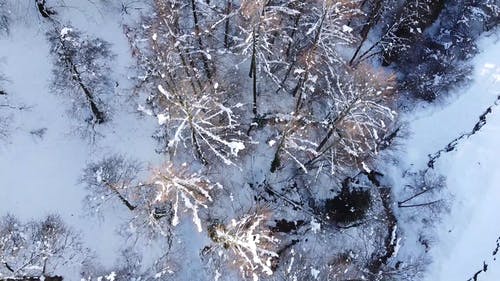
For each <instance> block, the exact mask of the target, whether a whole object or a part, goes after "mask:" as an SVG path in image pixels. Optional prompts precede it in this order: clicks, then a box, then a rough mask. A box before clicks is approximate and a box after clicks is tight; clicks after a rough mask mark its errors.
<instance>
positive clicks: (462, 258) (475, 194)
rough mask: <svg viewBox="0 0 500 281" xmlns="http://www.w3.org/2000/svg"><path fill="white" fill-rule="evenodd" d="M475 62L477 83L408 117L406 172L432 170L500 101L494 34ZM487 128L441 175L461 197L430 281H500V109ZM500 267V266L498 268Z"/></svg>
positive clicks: (442, 235)
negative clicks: (499, 242) (432, 160)
mask: <svg viewBox="0 0 500 281" xmlns="http://www.w3.org/2000/svg"><path fill="white" fill-rule="evenodd" d="M479 46H480V49H481V50H482V52H481V53H480V54H479V55H477V57H476V58H474V65H475V71H474V75H473V82H472V83H471V84H470V85H468V86H467V87H463V88H460V89H458V90H456V92H455V93H454V95H452V96H451V97H450V98H449V99H448V100H446V101H445V102H444V103H443V105H438V106H435V105H431V106H428V107H427V108H425V109H423V110H420V111H419V112H417V113H416V114H415V113H412V116H409V117H408V116H407V118H408V119H409V120H408V121H409V122H410V129H409V131H410V134H411V135H410V137H409V139H408V140H407V141H406V142H405V143H404V150H405V151H406V152H405V153H404V156H403V157H402V158H403V160H404V161H405V162H406V163H405V164H402V165H401V167H403V168H404V167H407V168H409V167H410V165H413V169H424V168H426V165H427V162H428V161H429V158H428V156H427V155H428V154H432V153H435V152H437V151H439V150H440V149H443V148H444V147H445V146H446V145H447V144H448V143H449V142H451V141H452V140H453V139H455V138H456V137H459V136H460V135H461V134H463V133H469V132H470V131H472V129H473V127H474V125H475V124H476V122H478V121H479V116H480V115H481V114H483V113H484V112H485V110H486V109H487V108H488V107H489V106H491V105H494V104H495V102H497V97H498V96H499V95H500V38H499V33H496V34H490V35H489V36H487V37H485V38H482V39H481V41H480V42H479ZM486 119H487V121H486V124H485V125H484V127H482V129H481V130H480V131H478V132H477V133H475V134H474V135H472V136H470V137H468V138H465V139H463V140H462V141H460V142H459V144H458V146H457V147H456V149H455V151H452V152H448V153H444V154H442V155H441V157H440V158H439V159H438V160H437V161H436V164H435V170H436V172H438V173H441V174H443V175H444V176H446V178H447V186H448V189H449V192H450V193H451V194H452V195H453V196H454V200H453V202H452V206H451V212H450V214H447V215H445V217H444V218H443V221H442V222H441V223H439V224H438V230H437V231H438V237H439V241H438V242H437V243H436V244H435V246H434V247H433V249H432V250H431V251H430V254H431V255H432V258H433V263H432V264H431V266H430V268H429V271H428V274H427V280H428V281H436V280H440V281H455V280H467V279H469V278H471V277H472V276H473V275H474V273H475V272H476V271H478V270H480V269H482V268H483V261H484V262H486V264H488V265H489V266H488V270H487V272H486V273H481V274H480V275H479V278H478V280H483V281H495V280H500V264H498V262H494V261H493V256H492V252H493V250H494V249H495V247H496V239H497V238H498V237H499V236H500V221H499V214H500V147H499V144H500V108H499V107H495V106H493V108H492V112H491V113H490V114H489V115H488V116H487V117H486ZM499 262H500V261H499Z"/></svg>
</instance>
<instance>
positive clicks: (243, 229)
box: [209, 213, 278, 280]
mask: <svg viewBox="0 0 500 281" xmlns="http://www.w3.org/2000/svg"><path fill="white" fill-rule="evenodd" d="M266 220H267V216H266V214H264V213H249V214H246V215H244V216H242V217H241V218H239V219H237V220H236V219H233V220H231V222H230V223H228V224H226V225H224V224H218V223H215V224H214V225H212V226H211V228H210V230H209V235H210V238H211V239H212V240H213V241H214V242H215V243H217V244H218V245H219V246H221V247H223V248H224V249H226V250H229V251H230V254H229V255H228V253H225V252H224V253H223V255H222V256H221V257H222V258H223V259H224V260H227V262H229V263H230V265H232V266H235V267H238V268H239V269H240V272H241V274H242V276H243V277H244V278H252V280H259V275H261V274H265V275H272V274H273V269H272V262H273V259H276V258H277V257H278V254H277V253H276V252H275V247H276V244H277V242H278V240H277V239H276V238H275V237H272V235H271V232H270V230H269V229H268V228H267V226H266V225H265V223H266ZM213 250H214V249H212V251H213Z"/></svg>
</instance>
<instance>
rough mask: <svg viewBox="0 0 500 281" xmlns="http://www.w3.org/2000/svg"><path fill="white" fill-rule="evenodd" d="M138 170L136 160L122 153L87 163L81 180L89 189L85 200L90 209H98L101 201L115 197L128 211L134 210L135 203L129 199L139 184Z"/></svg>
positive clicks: (138, 166)
mask: <svg viewBox="0 0 500 281" xmlns="http://www.w3.org/2000/svg"><path fill="white" fill-rule="evenodd" d="M140 171H141V165H140V164H139V163H138V162H137V161H134V160H131V159H126V158H125V157H124V156H122V155H111V156H109V157H106V158H104V159H102V160H100V161H98V162H95V163H90V164H89V165H87V167H86V168H85V170H84V172H83V176H82V178H81V182H82V183H83V184H85V185H86V188H87V190H89V191H90V194H89V195H88V196H87V198H86V201H87V202H88V203H89V204H90V206H91V209H93V210H96V211H98V210H99V208H100V205H101V204H102V203H104V202H107V201H109V200H110V199H111V198H117V199H118V200H119V201H120V202H121V203H123V204H124V205H125V206H126V207H127V208H128V209H129V210H130V211H134V210H135V208H136V205H135V204H134V203H133V202H132V201H131V200H132V198H133V196H134V193H135V192H137V187H138V186H140V185H141V183H139V182H138V174H139V172H140Z"/></svg>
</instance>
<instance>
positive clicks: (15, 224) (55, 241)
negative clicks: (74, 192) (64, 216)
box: [0, 215, 88, 280]
mask: <svg viewBox="0 0 500 281" xmlns="http://www.w3.org/2000/svg"><path fill="white" fill-rule="evenodd" d="M87 254H88V251H86V250H85V249H84V248H83V247H82V245H81V242H80V237H79V235H77V234H75V233H74V232H73V230H72V229H71V228H69V227H68V226H66V225H65V224H64V222H63V221H62V220H61V218H60V217H58V216H56V215H49V216H47V217H45V218H44V219H43V220H41V221H30V222H27V223H22V222H20V221H19V220H18V219H17V218H16V217H14V216H13V215H5V216H3V217H1V218H0V262H1V263H2V264H1V266H0V278H11V277H12V278H13V279H14V280H18V279H16V278H35V280H37V279H36V278H40V280H41V277H44V276H47V277H50V276H55V275H56V274H58V273H60V272H61V270H62V269H63V268H64V267H65V266H69V265H75V264H79V263H80V262H82V261H83V260H84V259H85V258H86V255H87ZM61 280H62V279H61Z"/></svg>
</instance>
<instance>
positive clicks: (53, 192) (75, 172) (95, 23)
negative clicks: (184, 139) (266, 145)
mask: <svg viewBox="0 0 500 281" xmlns="http://www.w3.org/2000/svg"><path fill="white" fill-rule="evenodd" d="M25 2H26V1H25ZM31 2H32V1H29V2H26V3H25V4H21V2H20V4H19V7H17V8H18V9H14V11H13V12H14V13H15V14H14V15H16V16H18V15H19V14H23V15H28V14H29V15H30V16H29V17H28V16H26V19H29V22H27V20H26V21H25V20H24V19H23V18H22V17H16V18H15V20H14V21H13V23H12V25H11V32H10V34H9V35H8V36H2V37H0V73H2V74H3V75H4V76H5V78H6V80H7V81H4V82H3V83H2V86H3V88H4V89H5V91H6V92H7V93H8V96H7V100H6V101H5V102H8V103H9V104H10V105H11V106H15V107H19V106H25V107H26V109H23V110H15V109H5V110H6V111H8V112H9V114H10V115H11V118H12V119H11V120H12V122H11V124H10V126H9V127H10V136H8V138H6V140H5V142H3V141H2V142H0V198H1V202H2V203H1V204H0V215H5V214H7V213H11V214H14V215H16V216H18V217H19V218H20V219H21V220H23V221H27V220H30V219H40V218H42V217H43V216H45V215H48V214H54V213H55V214H59V215H61V217H62V219H63V220H64V221H65V222H66V223H68V224H69V225H70V226H71V227H73V228H74V229H75V230H76V231H78V232H82V234H83V237H84V243H85V246H86V247H89V248H90V249H92V250H94V251H95V252H96V253H97V258H98V260H99V261H100V262H102V264H104V265H106V266H111V265H112V264H113V263H114V262H115V259H116V257H117V251H118V250H119V249H120V248H121V247H122V246H123V239H120V237H119V236H118V234H117V230H118V225H120V224H123V223H124V222H126V221H127V215H128V214H127V213H126V210H123V209H122V208H120V207H119V206H117V207H116V208H115V207H111V208H110V209H109V210H107V212H106V213H105V215H103V216H102V217H100V219H96V218H95V217H89V216H85V215H84V214H85V213H88V210H85V206H84V205H83V204H82V203H83V199H84V197H85V195H86V191H85V189H84V187H83V185H81V184H79V179H80V178H81V176H82V171H83V169H84V168H85V166H86V164H88V163H89V162H91V161H96V160H99V159H101V158H102V157H103V156H106V155H109V154H112V153H123V154H124V155H126V156H127V157H130V158H133V159H138V160H140V161H142V162H143V163H144V166H145V168H148V166H147V165H148V164H149V163H155V164H157V163H160V162H161V156H160V155H158V154H156V153H155V151H154V148H155V141H154V140H153V139H152V138H151V135H152V134H153V131H154V129H155V128H154V126H155V121H154V120H151V119H149V118H148V117H147V116H146V117H140V116H139V115H138V114H137V112H136V110H135V108H134V105H133V103H132V102H131V101H130V100H129V99H128V95H125V94H124V93H126V92H127V87H129V86H130V83H128V81H127V72H128V67H129V66H130V63H131V57H130V51H129V49H128V44H127V41H126V38H125V36H124V34H123V32H122V26H121V25H120V24H121V22H122V21H121V19H120V14H119V13H114V12H113V11H105V10H102V9H100V8H98V7H97V6H93V5H90V4H89V3H90V2H88V1H66V2H65V3H66V4H67V7H65V8H60V9H58V11H59V12H60V16H61V17H62V18H64V19H63V20H62V22H67V23H69V22H71V24H72V25H73V26H75V27H76V28H80V29H82V30H84V31H85V32H87V33H89V34H91V35H94V36H98V37H101V38H103V39H104V40H106V41H108V42H110V43H112V44H113V45H112V51H113V52H114V53H115V54H116V55H117V57H116V60H115V62H114V63H113V71H114V73H112V74H111V75H112V76H113V79H115V80H116V81H117V82H119V85H120V86H118V87H116V89H115V93H114V95H115V98H114V102H115V105H114V108H115V110H114V113H113V118H112V121H111V124H110V125H104V126H103V127H102V128H100V129H99V131H98V132H99V134H100V135H99V136H97V137H96V139H95V141H94V142H92V141H91V139H90V138H88V137H86V138H85V137H84V138H82V137H81V136H80V135H78V134H77V133H72V132H75V131H76V128H77V127H78V126H79V125H82V124H84V122H83V120H75V119H72V117H70V116H69V114H68V110H69V109H70V108H71V104H70V102H71V101H70V98H69V97H63V96H58V95H55V94H54V93H52V92H51V91H50V89H49V83H50V81H51V75H52V64H51V62H52V59H51V57H50V53H49V44H48V42H47V40H46V36H45V32H46V31H48V30H50V29H51V23H50V22H49V21H47V20H44V19H42V18H41V17H40V16H39V15H38V11H36V7H35V5H32V3H31ZM82 11H85V12H82ZM90 15H92V16H90ZM70 19H71V21H69V20H70ZM1 103H4V100H1ZM3 109H4V108H2V110H3ZM40 129H44V134H43V135H42V136H37V135H36V134H34V133H33V132H35V131H37V130H40ZM122 210H123V211H122ZM73 273H74V274H77V273H78V272H77V271H75V272H73ZM78 279H79V276H71V278H69V279H68V280H78Z"/></svg>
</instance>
